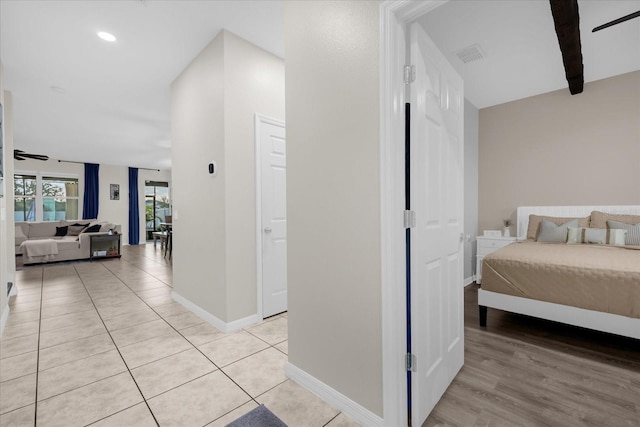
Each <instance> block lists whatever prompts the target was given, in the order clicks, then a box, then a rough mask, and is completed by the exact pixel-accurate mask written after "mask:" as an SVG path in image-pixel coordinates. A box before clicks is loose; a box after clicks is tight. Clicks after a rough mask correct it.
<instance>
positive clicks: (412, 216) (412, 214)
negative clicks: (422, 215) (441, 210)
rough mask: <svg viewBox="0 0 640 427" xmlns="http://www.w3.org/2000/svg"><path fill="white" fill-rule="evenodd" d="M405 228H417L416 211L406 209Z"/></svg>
mask: <svg viewBox="0 0 640 427" xmlns="http://www.w3.org/2000/svg"><path fill="white" fill-rule="evenodd" d="M404 228H416V211H404Z"/></svg>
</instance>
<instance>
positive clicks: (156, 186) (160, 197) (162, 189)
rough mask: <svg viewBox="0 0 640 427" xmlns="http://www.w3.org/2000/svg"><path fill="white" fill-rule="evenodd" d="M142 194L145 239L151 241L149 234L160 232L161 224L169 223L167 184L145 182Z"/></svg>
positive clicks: (169, 199) (169, 202) (169, 209)
mask: <svg viewBox="0 0 640 427" xmlns="http://www.w3.org/2000/svg"><path fill="white" fill-rule="evenodd" d="M144 194H145V221H146V223H147V227H146V228H147V239H151V233H153V232H154V231H158V230H160V228H161V224H163V223H167V222H171V198H170V193H169V183H168V182H161V181H145V191H144Z"/></svg>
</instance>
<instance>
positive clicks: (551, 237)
mask: <svg viewBox="0 0 640 427" xmlns="http://www.w3.org/2000/svg"><path fill="white" fill-rule="evenodd" d="M569 227H578V219H577V218H576V219H573V220H571V221H568V222H565V223H564V224H562V225H556V224H554V223H553V222H551V221H547V220H546V219H543V220H542V222H541V223H540V235H539V236H538V240H537V241H538V242H546V243H564V242H566V241H567V233H568V231H569Z"/></svg>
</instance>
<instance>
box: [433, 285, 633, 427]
mask: <svg viewBox="0 0 640 427" xmlns="http://www.w3.org/2000/svg"><path fill="white" fill-rule="evenodd" d="M477 304H478V286H477V285H475V284H473V285H470V286H467V287H466V288H465V365H464V367H463V368H462V370H461V371H460V373H459V374H458V376H457V377H456V379H455V380H454V381H453V383H452V384H451V386H450V387H449V389H448V390H447V391H446V393H445V394H444V396H443V398H442V400H441V401H440V402H439V403H438V405H437V406H436V407H435V409H434V410H433V412H432V413H431V415H430V416H429V418H428V419H427V421H426V422H425V423H424V424H423V427H424V426H444V425H447V426H562V427H566V426H606V427H617V426H630V427H639V426H640V340H634V339H631V338H623V337H619V336H615V335H610V334H605V333H600V332H595V331H590V330H586V329H582V328H577V327H572V326H568V325H564V324H559V323H555V322H550V321H545V320H541V319H535V318H532V317H528V316H523V315H517V314H512V313H507V312H504V311H500V310H494V309H491V308H490V309H489V312H488V313H489V314H488V320H487V327H486V328H481V327H480V326H479V325H478V307H477Z"/></svg>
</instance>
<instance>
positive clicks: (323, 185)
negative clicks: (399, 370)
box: [285, 1, 402, 416]
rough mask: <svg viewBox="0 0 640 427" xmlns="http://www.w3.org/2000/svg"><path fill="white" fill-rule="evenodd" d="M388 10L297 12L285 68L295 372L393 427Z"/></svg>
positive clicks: (364, 4) (309, 7)
mask: <svg viewBox="0 0 640 427" xmlns="http://www.w3.org/2000/svg"><path fill="white" fill-rule="evenodd" d="M379 6H380V5H379V3H378V2H375V1H348V2H315V1H304V2H286V3H285V52H286V55H287V59H286V63H285V65H286V100H287V103H286V107H287V215H288V239H289V240H288V258H287V262H288V285H289V315H288V317H289V362H290V363H291V364H293V365H294V366H296V367H298V368H300V369H302V370H303V371H305V372H306V373H308V374H310V375H312V376H313V377H315V378H316V379H318V380H320V381H321V382H323V383H324V384H326V385H328V386H330V387H332V388H333V389H335V390H337V391H339V392H340V393H342V394H344V395H345V396H347V397H349V398H350V399H352V400H354V401H355V402H357V403H358V404H360V405H362V406H363V407H365V408H367V409H368V410H370V411H371V412H373V413H375V414H377V415H379V416H382V324H381V322H382V318H381V317H382V315H381V271H380V256H381V255H380V253H381V247H380V182H379V181H380V157H379V151H380V135H379V119H380V115H379V103H380V98H379V73H380V69H379V62H378V61H379V56H378V55H379ZM399 351H402V350H401V349H399Z"/></svg>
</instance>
